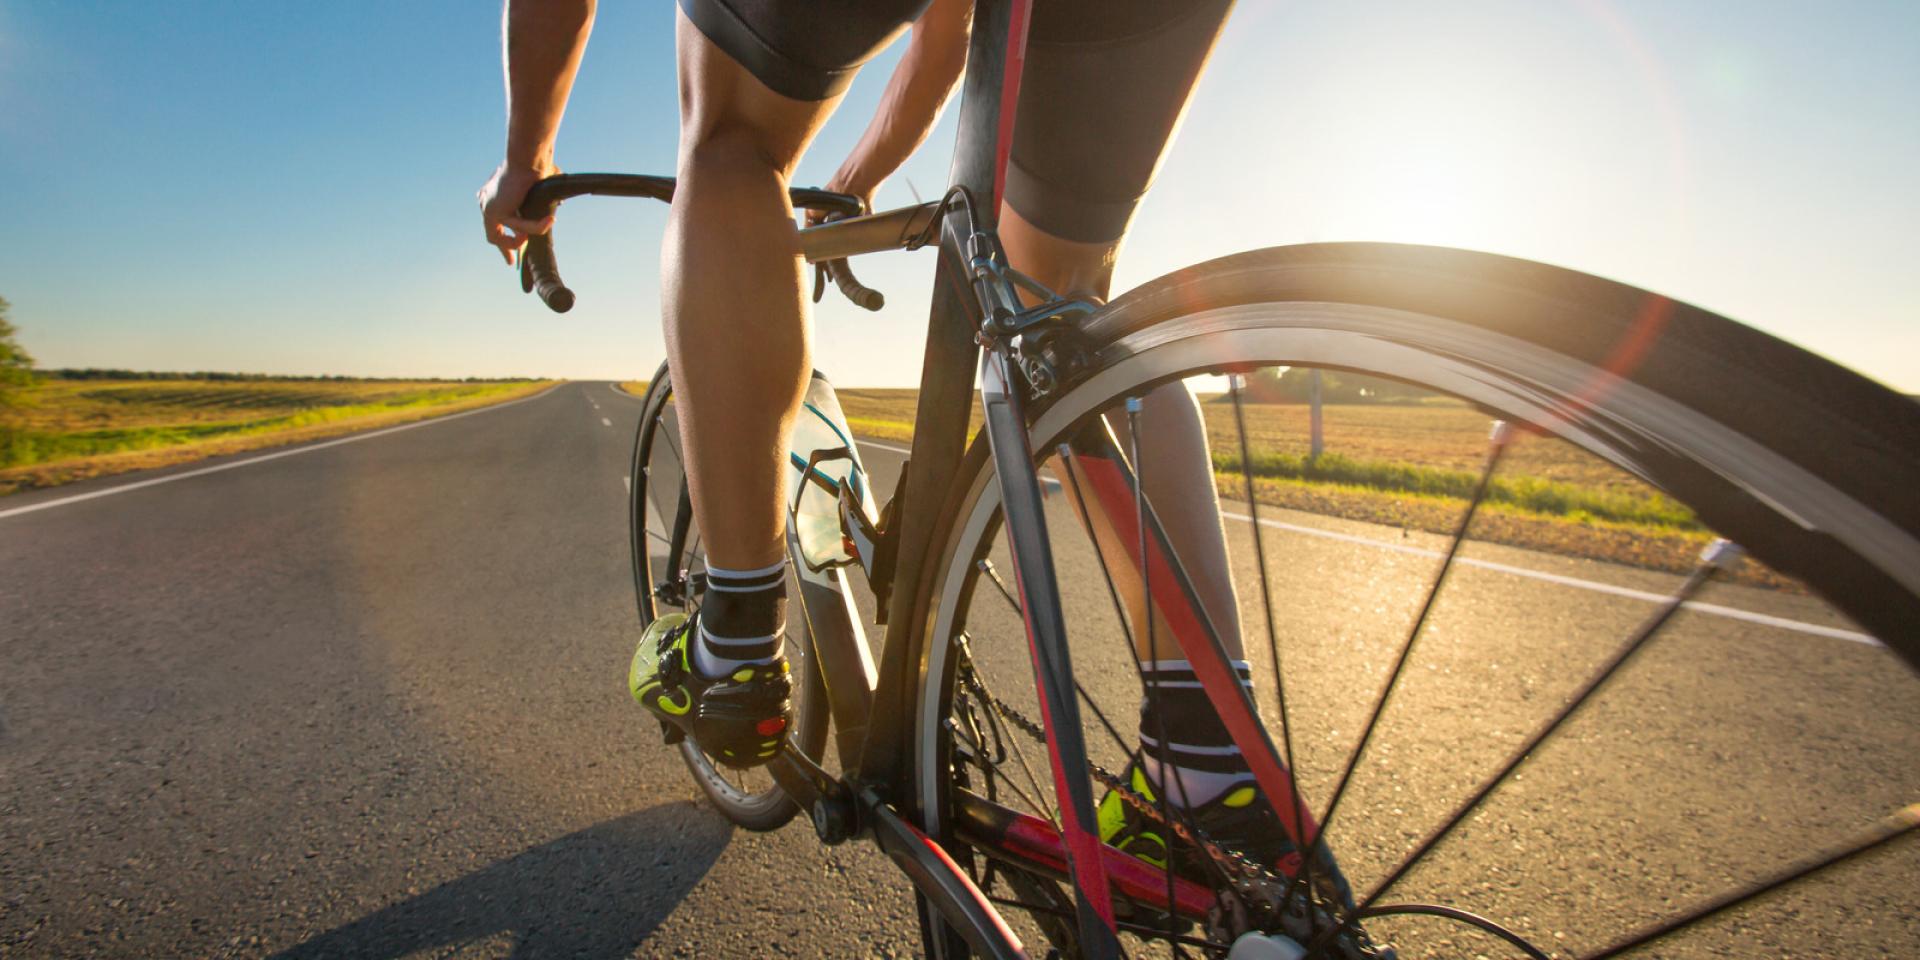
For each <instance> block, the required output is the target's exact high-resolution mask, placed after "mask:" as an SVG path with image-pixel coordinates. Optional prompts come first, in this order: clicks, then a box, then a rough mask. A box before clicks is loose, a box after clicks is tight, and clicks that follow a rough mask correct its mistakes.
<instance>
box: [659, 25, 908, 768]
mask: <svg viewBox="0 0 1920 960" xmlns="http://www.w3.org/2000/svg"><path fill="white" fill-rule="evenodd" d="M914 2H915V0H896V3H895V4H891V5H890V4H886V3H873V2H861V0H821V2H820V3H819V4H817V5H815V6H813V7H811V8H810V9H809V11H808V12H809V13H810V14H811V16H810V17H807V18H802V17H799V16H796V15H795V14H794V13H793V12H792V10H791V8H789V7H784V6H782V7H775V6H773V5H769V4H767V3H764V2H760V0H681V3H680V11H679V12H678V14H677V15H676V17H677V19H676V43H677V51H678V56H679V68H680V111H681V116H680V158H679V170H678V178H679V179H678V186H677V187H676V189H675V192H674V199H673V207H672V213H671V214H670V216H669V219H668V225H667V234H666V240H665V243H664V249H663V253H662V256H661V306H662V313H663V316H664V321H665V323H664V325H665V328H666V340H667V357H668V362H669V364H670V365H671V367H672V370H673V384H674V396H675V406H676V411H677V414H678V418H679V423H680V433H681V446H680V450H681V452H682V455H683V466H684V467H685V469H686V474H687V485H688V489H689V491H690V493H691V496H692V501H693V511H694V517H695V519H696V520H697V522H698V523H699V526H700V530H701V534H702V536H703V538H704V541H703V543H704V547H705V551H706V575H707V589H706V593H705V596H704V599H703V601H702V603H701V605H700V607H699V610H698V613H697V614H696V616H695V618H694V619H693V620H689V619H688V618H686V617H684V616H666V617H661V618H659V619H657V620H655V621H654V622H653V623H652V624H651V625H650V626H649V627H648V629H647V632H646V634H645V636H643V637H642V638H641V641H640V646H639V649H638V650H637V651H636V652H635V653H634V659H633V664H632V667H631V669H630V671H629V673H628V686H629V688H630V690H631V691H632V693H633V696H634V698H635V699H636V700H638V701H639V702H640V703H641V704H642V705H643V706H645V707H646V708H647V709H648V710H650V711H652V712H653V713H654V714H655V715H656V716H657V717H659V718H660V720H661V721H662V722H663V723H664V724H666V725H667V727H668V729H669V738H670V739H671V738H672V737H674V736H676V735H677V733H688V732H690V733H692V734H694V736H695V738H696V740H697V741H698V742H699V744H700V747H701V749H702V750H703V751H705V752H706V753H708V754H709V755H711V756H713V757H715V758H716V759H718V760H720V761H722V762H724V763H728V764H731V765H734V766H748V765H752V764H756V763H763V762H765V761H766V760H767V759H769V758H771V757H772V756H773V755H774V753H775V752H776V751H777V748H778V744H779V739H780V737H781V736H782V734H783V731H784V728H785V726H786V723H787V713H788V710H789V700H788V694H789V692H790V687H791V683H790V680H789V678H788V675H787V664H786V661H785V659H784V658H783V657H782V650H783V643H784V637H785V633H786V549H785V548H786V524H785V515H784V513H783V512H782V510H781V493H780V492H781V486H782V485H781V479H782V472H783V471H784V470H785V469H787V467H786V458H787V438H788V434H789V433H790V431H791V429H792V425H793V417H794V414H795V412H796V411H797V410H798V408H799V406H800V401H801V398H802V397H803V396H804V393H805V390H806V385H807V377H808V371H809V370H810V369H811V362H810V358H809V356H808V353H809V350H808V347H809V344H808V329H807V302H806V299H805V296H804V294H803V291H802V283H801V266H802V261H801V257H800V246H799V236H798V234H797V231H796V228H795V225H794V221H793V210H792V208H791V207H790V205H789V204H788V195H787V181H788V178H789V177H790V176H791V175H792V173H793V168H794V166H795V164H797V163H799V161H800V157H801V154H803V153H804V152H805V151H806V148H807V144H808V142H810V141H811V140H812V139H813V135H814V134H815V133H816V132H817V131H818V130H819V128H820V125H821V124H822V123H823V122H825V120H826V118H827V116H828V115H829V114H831V113H832V112H833V107H834V106H835V104H836V103H838V101H839V96H840V93H841V91H842V90H844V89H845V87H846V83H847V82H848V81H849V80H851V79H852V76H853V74H854V72H855V71H857V70H858V68H859V65H860V63H861V62H863V61H864V60H865V59H866V58H867V57H869V56H871V55H872V53H873V52H874V51H875V50H877V49H878V48H879V47H880V46H882V45H884V44H885V42H886V41H887V40H889V39H890V38H891V37H892V36H894V35H896V34H897V33H898V31H899V29H901V28H902V27H903V26H904V25H905V24H906V23H907V22H910V21H911V20H912V13H913V12H915V11H912V10H905V9H903V10H896V9H894V7H895V6H901V7H907V6H909V5H911V4H912V3H914ZM824 7H836V8H837V7H844V8H845V9H834V10H826V9H822V8H824ZM696 706H697V708H698V709H695V708H696Z"/></svg>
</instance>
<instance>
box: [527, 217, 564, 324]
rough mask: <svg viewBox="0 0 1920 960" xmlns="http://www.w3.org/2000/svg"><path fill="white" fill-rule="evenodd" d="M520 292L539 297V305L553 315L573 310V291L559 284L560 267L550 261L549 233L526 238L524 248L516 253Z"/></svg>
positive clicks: (551, 246)
mask: <svg viewBox="0 0 1920 960" xmlns="http://www.w3.org/2000/svg"><path fill="white" fill-rule="evenodd" d="M520 289H521V291H522V292H527V291H531V292H533V293H537V294H539V295H540V300H541V302H542V303H545V304H546V305H547V309H549V310H552V311H553V312H554V313H566V312H567V311H568V310H572V309H573V291H572V290H569V289H567V285H566V284H565V283H563V282H561V280H560V266H559V264H557V263H556V262H555V261H554V257H553V234H552V233H551V232H549V233H544V234H536V235H534V236H531V237H528V238H527V246H526V248H525V249H524V250H522V251H521V252H520Z"/></svg>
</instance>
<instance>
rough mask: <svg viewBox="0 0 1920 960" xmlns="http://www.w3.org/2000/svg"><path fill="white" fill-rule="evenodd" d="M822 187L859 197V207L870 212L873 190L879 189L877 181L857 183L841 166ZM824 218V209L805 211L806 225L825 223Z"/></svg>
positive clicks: (825, 215) (871, 210) (871, 209)
mask: <svg viewBox="0 0 1920 960" xmlns="http://www.w3.org/2000/svg"><path fill="white" fill-rule="evenodd" d="M823 189H826V190H831V191H833V192H834V193H848V194H852V195H853V196H856V197H859V198H860V209H861V210H862V211H864V212H867V213H872V212H873V193H874V191H875V190H878V189H880V185H879V184H877V183H859V182H857V181H856V180H855V179H854V177H853V175H852V174H849V173H848V172H847V170H846V168H844V167H842V168H841V170H840V172H839V173H836V174H834V175H833V178H832V179H830V180H828V181H827V185H826V186H825V187H824V188H823ZM826 220H827V212H826V211H825V210H808V211H807V226H809V227H813V226H818V225H820V224H822V223H825V222H826Z"/></svg>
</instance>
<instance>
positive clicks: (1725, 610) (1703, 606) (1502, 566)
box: [858, 440, 1881, 647]
mask: <svg viewBox="0 0 1920 960" xmlns="http://www.w3.org/2000/svg"><path fill="white" fill-rule="evenodd" d="M858 443H859V444H860V445H861V446H863V447H874V448H876V449H880V450H889V451H892V452H894V453H906V452H907V451H906V450H904V449H901V448H900V447H895V446H891V445H889V444H884V443H874V442H873V441H871V440H860V441H858ZM1044 479H1046V478H1043V480H1044ZM1220 515H1221V516H1222V517H1225V518H1227V519H1229V520H1238V521H1240V522H1241V523H1251V522H1252V521H1253V518H1252V517H1250V516H1248V515H1247V514H1244V513H1235V512H1233V511H1231V510H1222V511H1220ZM1260 525H1261V526H1263V527H1270V528H1272V529H1275V530H1285V531H1287V532H1289V533H1300V534H1305V535H1307V536H1310V537H1322V538H1325V539H1328V540H1339V541H1341V542H1343V543H1352V544H1358V545H1360V546H1363V547H1373V548H1375V549H1377V550H1391V551H1394V552H1395V553H1406V554H1413V555H1415V556H1421V557H1433V558H1436V559H1437V558H1439V557H1441V556H1444V554H1442V553H1441V552H1440V551H1438V550H1429V549H1427V548H1425V547H1415V546H1410V545H1408V544H1404V543H1388V542H1386V541H1382V540H1374V539H1372V538H1370V537H1362V536H1357V535H1355V534H1351V533H1340V532H1338V531H1334V530H1322V529H1319V528H1318V527H1305V526H1301V525H1299V524H1296V523H1285V522H1282V521H1279V520H1269V519H1266V518H1264V517H1263V518H1261V520H1260ZM1454 562H1455V563H1457V564H1459V565H1461V566H1463V567H1477V568H1479V569H1482V570H1491V571H1494V572H1496V573H1505V574H1509V575H1512V576H1516V577H1524V578H1526V579H1529V580H1539V581H1542V582H1545V583H1552V584H1557V585H1559V586H1563V587H1572V588H1574V589H1576V590H1589V591H1592V592H1594V593H1604V594H1607V595H1609V596H1615V597H1623V598H1626V599H1628V600H1640V601H1643V602H1645V603H1664V602H1665V601H1666V599H1667V598H1666V597H1665V596H1663V595H1661V594H1658V593H1651V592H1648V591H1646V590H1635V589H1633V588H1631V587H1620V586H1615V585H1613V584H1611V583H1601V582H1599V581H1597V580H1585V579H1582V578H1580V577H1568V576H1562V575H1560V574H1557V573H1547V572H1545V571H1542V570H1529V569H1527V568H1526V567H1516V566H1514V565H1512V564H1508V563H1498V562H1495V561H1492V560H1477V559H1474V558H1472V557H1455V558H1454ZM1685 607H1686V608H1687V609H1688V610H1692V611H1694V612H1695V613H1704V614H1708V615H1709V616H1716V617H1726V618H1727V619H1729V620H1739V621H1743V622H1745V623H1757V624H1760V625H1762V626H1768V627H1778V628H1780V629H1782V630H1792V631H1796V632H1798V633H1809V634H1813V635H1814V636H1819V637H1831V638H1833V639H1835V640H1847V641H1851V642H1853V643H1864V644H1867V645H1869V646H1875V647H1877V646H1880V645H1881V643H1880V641H1878V640H1875V639H1874V638H1873V637H1871V636H1869V635H1867V634H1864V633H1861V632H1860V631H1858V630H1843V629H1841V628H1839V627H1829V626H1823V625H1821V624H1818V623H1807V622H1805V621H1802V620H1790V619H1787V618H1786V617H1776V616H1772V615H1769V614H1765V613H1755V612H1754V611H1752V610H1741V609H1739V608H1738V607H1728V606H1723V605H1721V604H1718V603H1703V602H1701V601H1698V600H1689V601H1687V602H1686V604H1685Z"/></svg>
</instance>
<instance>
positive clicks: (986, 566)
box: [974, 559, 1026, 621]
mask: <svg viewBox="0 0 1920 960" xmlns="http://www.w3.org/2000/svg"><path fill="white" fill-rule="evenodd" d="M974 566H976V567H979V568H980V572H981V573H984V574H986V575H987V579H989V580H992V581H993V585H994V586H995V587H997V588H999V590H1000V596H1002V597H1004V598H1006V601H1007V606H1008V608H1010V609H1012V610H1013V615H1014V616H1016V617H1019V618H1021V619H1022V620H1023V621H1024V620H1025V619H1026V612H1025V611H1023V610H1021V609H1020V601H1019V600H1017V599H1015V598H1014V596H1013V591H1011V590H1008V589H1007V582H1006V581H1005V580H1002V579H1000V571H998V570H995V569H994V568H993V561H992V560H984V559H983V560H981V561H980V562H979V563H977V564H974Z"/></svg>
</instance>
